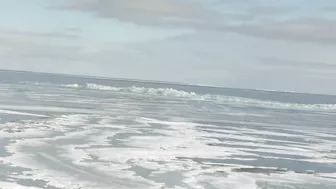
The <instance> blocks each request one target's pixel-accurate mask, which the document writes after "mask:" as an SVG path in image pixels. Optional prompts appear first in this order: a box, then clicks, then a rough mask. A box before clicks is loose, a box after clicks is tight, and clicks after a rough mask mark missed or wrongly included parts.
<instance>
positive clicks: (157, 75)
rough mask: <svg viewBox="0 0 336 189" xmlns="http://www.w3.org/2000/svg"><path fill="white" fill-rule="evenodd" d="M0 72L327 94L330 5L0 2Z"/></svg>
mask: <svg viewBox="0 0 336 189" xmlns="http://www.w3.org/2000/svg"><path fill="white" fill-rule="evenodd" d="M0 69H15V70H31V71H43V72H58V73H73V74H84V75H96V76H108V77H121V78H134V79H149V80H165V81H178V82H188V83H193V84H208V85H220V86H227V87H238V88H258V89H273V90H286V91H300V92H314V93H333V94H336V87H335V86H336V1H335V0H0Z"/></svg>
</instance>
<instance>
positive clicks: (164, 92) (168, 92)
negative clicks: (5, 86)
mask: <svg viewBox="0 0 336 189" xmlns="http://www.w3.org/2000/svg"><path fill="white" fill-rule="evenodd" d="M66 87H71V88H86V89H91V90H105V91H113V92H118V93H129V94H135V95H146V96H154V97H171V98H183V99H189V100H197V101H213V102H216V103H225V104H234V105H238V106H240V105H243V106H258V107H268V108H281V109H307V110H336V104H298V103H283V102H278V101H267V100H257V99H251V98H242V97H234V96H225V95H211V94H197V93H194V92H186V91H179V90H176V89H173V88H146V87H135V86H132V87H112V86H106V85H99V84H93V83H87V84H86V85H85V86H81V85H77V84H72V85H66Z"/></svg>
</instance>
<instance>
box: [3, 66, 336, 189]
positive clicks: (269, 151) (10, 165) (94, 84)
mask: <svg viewBox="0 0 336 189" xmlns="http://www.w3.org/2000/svg"><path fill="white" fill-rule="evenodd" d="M2 72H3V73H2V74H1V75H0V79H1V82H0V97H1V98H0V118H1V119H0V162H1V164H0V186H1V187H0V188H32V187H33V188H52V189H60V188H71V189H84V188H90V189H91V188H102V189H103V188H146V189H147V188H153V189H157V188H165V189H166V188H176V189H179V188H207V189H213V188H218V189H225V188H227V189H246V188H249V189H253V188H256V189H257V188H258V189H268V188H276V189H287V188H288V189H289V188H302V189H329V188H330V189H333V188H336V150H335V149H336V127H335V123H336V117H335V114H336V106H335V105H334V103H335V102H336V97H335V96H328V95H311V94H295V93H279V92H266V91H255V90H250V91H249V90H237V89H223V88H213V87H210V88H209V87H195V86H183V85H176V84H175V85H174V84H164V83H161V84H158V83H141V82H139V81H120V80H104V79H95V78H81V77H73V76H60V75H45V74H35V73H17V72H8V71H6V72H4V71H2Z"/></svg>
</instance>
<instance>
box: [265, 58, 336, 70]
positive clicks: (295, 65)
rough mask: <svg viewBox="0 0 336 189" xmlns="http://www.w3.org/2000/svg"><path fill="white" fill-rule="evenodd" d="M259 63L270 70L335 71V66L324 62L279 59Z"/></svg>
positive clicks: (268, 59)
mask: <svg viewBox="0 0 336 189" xmlns="http://www.w3.org/2000/svg"><path fill="white" fill-rule="evenodd" d="M260 61H261V63H262V64H263V65H264V66H267V67H269V68H272V69H293V70H295V69H299V70H303V69H304V70H305V69H307V68H309V69H313V70H316V71H321V70H322V71H326V70H328V71H329V70H330V69H331V70H335V72H336V64H332V63H325V62H309V61H297V60H285V59H279V58H269V57H267V58H260Z"/></svg>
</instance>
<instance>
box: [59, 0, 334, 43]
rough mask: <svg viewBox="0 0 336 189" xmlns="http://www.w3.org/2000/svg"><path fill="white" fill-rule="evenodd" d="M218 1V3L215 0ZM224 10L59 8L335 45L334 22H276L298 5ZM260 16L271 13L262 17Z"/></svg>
mask: <svg viewBox="0 0 336 189" xmlns="http://www.w3.org/2000/svg"><path fill="white" fill-rule="evenodd" d="M217 3H218V2H217ZM225 3H228V4H227V6H226V8H225V9H224V10H223V11H216V10H214V9H210V7H211V6H210V5H207V4H206V3H204V4H202V3H199V2H196V1H191V0H186V1H179V0H144V1H141V2H140V1H138V0H67V1H65V3H64V4H63V5H60V6H57V8H58V9H60V10H76V11H81V12H84V13H90V14H92V15H96V16H98V17H103V18H113V19H118V20H121V21H125V22H132V23H135V24H139V25H149V26H158V27H189V28H194V29H196V30H199V31H220V32H233V33H238V34H241V35H247V36H254V37H262V38H271V39H280V40H291V41H305V42H314V43H321V44H333V45H334V44H336V21H335V20H328V19H323V18H320V19H316V18H301V19H296V20H285V21H278V20H277V19H276V15H285V14H289V13H295V11H297V10H298V8H295V7H288V6H281V5H279V3H278V4H277V5H270V4H266V3H265V2H264V3H263V4H260V3H259V4H257V6H256V5H251V4H247V7H246V6H245V7H246V8H241V9H238V10H236V9H237V8H236V9H233V10H236V11H233V10H230V6H231V5H232V4H233V2H226V1H220V3H219V4H220V5H222V6H224V7H225V5H226V4H225ZM260 15H266V16H272V17H266V18H267V20H265V19H266V18H264V17H262V19H261V18H259V17H258V16H260Z"/></svg>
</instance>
